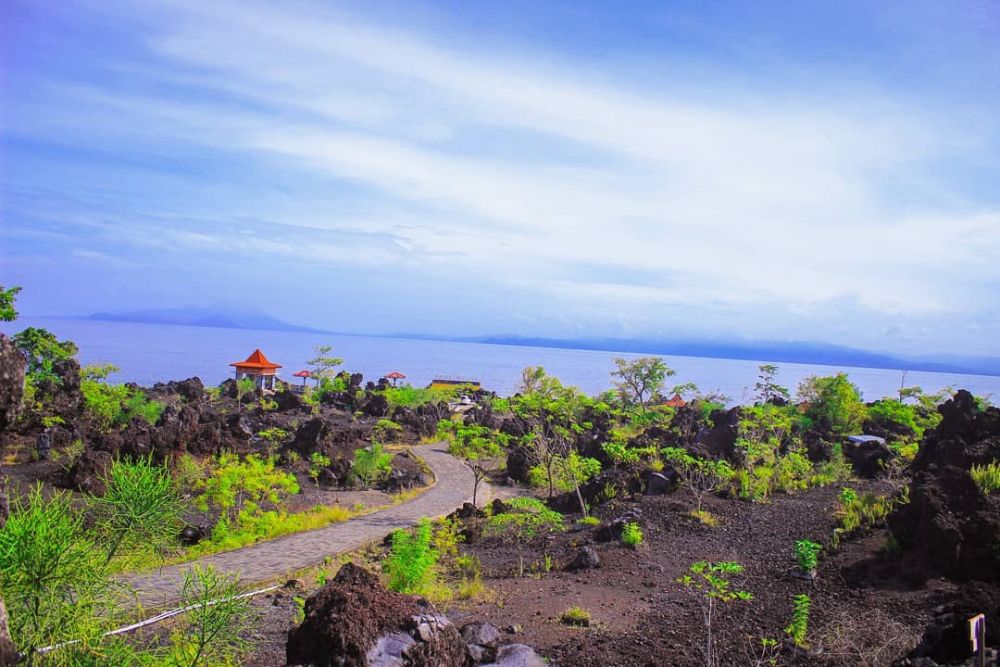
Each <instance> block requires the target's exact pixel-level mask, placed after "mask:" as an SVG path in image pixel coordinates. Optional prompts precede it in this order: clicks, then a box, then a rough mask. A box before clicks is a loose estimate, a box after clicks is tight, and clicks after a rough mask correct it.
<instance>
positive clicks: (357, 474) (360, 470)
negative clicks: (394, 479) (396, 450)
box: [351, 442, 392, 489]
mask: <svg viewBox="0 0 1000 667" xmlns="http://www.w3.org/2000/svg"><path fill="white" fill-rule="evenodd" d="M391 473H392V454H390V453H389V452H387V451H385V448H384V447H383V446H382V444H381V443H379V442H373V443H371V444H370V445H369V446H368V447H362V448H361V449H356V450H355V451H354V461H353V462H352V463H351V475H353V476H354V479H355V480H357V482H358V484H359V485H360V486H361V488H363V489H370V488H371V487H373V486H376V485H377V484H380V483H382V482H384V481H385V480H387V479H388V478H389V475H390V474H391Z"/></svg>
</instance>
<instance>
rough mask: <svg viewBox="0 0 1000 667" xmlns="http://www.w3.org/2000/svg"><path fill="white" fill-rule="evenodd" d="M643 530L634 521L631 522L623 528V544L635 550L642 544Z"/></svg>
mask: <svg viewBox="0 0 1000 667" xmlns="http://www.w3.org/2000/svg"><path fill="white" fill-rule="evenodd" d="M642 540H643V536H642V528H640V527H639V524H637V523H636V522H634V521H629V522H628V523H626V524H625V526H624V527H623V528H622V544H625V545H626V546H629V547H632V548H633V549H635V548H636V547H638V546H639V545H640V544H642Z"/></svg>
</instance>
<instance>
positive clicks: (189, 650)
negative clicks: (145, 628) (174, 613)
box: [161, 565, 250, 667]
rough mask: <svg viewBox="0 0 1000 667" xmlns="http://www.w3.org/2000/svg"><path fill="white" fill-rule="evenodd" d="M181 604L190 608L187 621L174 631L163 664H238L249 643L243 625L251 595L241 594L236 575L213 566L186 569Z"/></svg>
mask: <svg viewBox="0 0 1000 667" xmlns="http://www.w3.org/2000/svg"><path fill="white" fill-rule="evenodd" d="M181 607H184V608H186V609H187V610H188V611H187V614H186V615H185V621H186V623H185V624H183V625H182V626H181V627H180V629H178V630H176V631H175V632H173V633H171V635H170V638H171V640H172V642H173V646H171V647H170V650H169V653H168V654H167V656H166V659H165V660H164V661H163V663H161V664H168V665H176V666H177V667H196V666H197V665H228V664H235V663H234V659H235V658H237V657H238V656H239V655H240V654H242V653H243V652H244V651H246V649H247V647H248V646H249V642H248V641H247V639H246V638H245V636H244V629H245V628H246V627H247V622H248V620H249V617H250V598H247V597H240V588H239V582H238V580H237V579H236V577H229V576H224V575H222V574H220V573H219V572H218V571H217V570H216V569H215V568H214V567H212V566H209V567H201V566H199V565H195V566H194V567H192V568H189V569H187V570H185V571H184V585H183V587H182V588H181Z"/></svg>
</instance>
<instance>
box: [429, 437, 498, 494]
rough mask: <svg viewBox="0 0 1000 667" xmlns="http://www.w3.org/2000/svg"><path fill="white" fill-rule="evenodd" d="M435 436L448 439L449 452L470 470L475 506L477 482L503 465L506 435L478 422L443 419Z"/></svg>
mask: <svg viewBox="0 0 1000 667" xmlns="http://www.w3.org/2000/svg"><path fill="white" fill-rule="evenodd" d="M438 435H439V436H440V437H446V438H448V440H449V443H450V444H449V446H448V453H450V454H451V455H452V456H454V457H456V458H458V459H461V460H462V463H464V464H465V466H466V467H467V468H468V469H469V470H471V471H472V477H473V483H472V504H473V505H474V506H475V505H476V501H477V498H478V495H479V485H480V484H481V483H482V481H483V480H484V479H487V478H488V477H489V476H490V475H492V474H493V473H494V472H496V471H498V470H500V469H501V467H502V463H503V459H502V456H503V451H504V449H503V448H504V446H505V445H506V444H507V441H508V440H509V436H508V435H506V434H504V433H499V432H497V431H494V430H491V429H489V428H487V427H485V426H481V425H479V424H465V423H463V422H457V421H451V420H450V419H442V420H441V421H440V422H439V423H438Z"/></svg>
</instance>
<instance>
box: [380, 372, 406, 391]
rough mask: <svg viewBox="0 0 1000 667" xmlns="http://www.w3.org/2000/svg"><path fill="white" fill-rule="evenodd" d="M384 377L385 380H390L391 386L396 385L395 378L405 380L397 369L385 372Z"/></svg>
mask: <svg viewBox="0 0 1000 667" xmlns="http://www.w3.org/2000/svg"><path fill="white" fill-rule="evenodd" d="M385 377H386V379H387V380H392V386H393V387H395V386H396V380H405V379H406V376H405V375H403V374H402V373H400V372H399V371H393V372H391V373H387V374H386V376H385Z"/></svg>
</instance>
